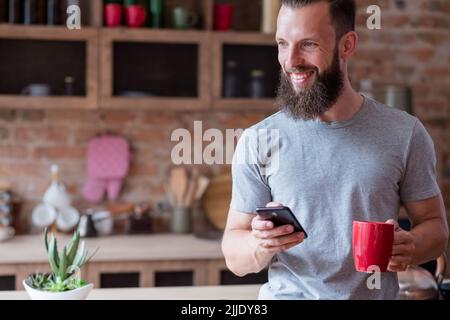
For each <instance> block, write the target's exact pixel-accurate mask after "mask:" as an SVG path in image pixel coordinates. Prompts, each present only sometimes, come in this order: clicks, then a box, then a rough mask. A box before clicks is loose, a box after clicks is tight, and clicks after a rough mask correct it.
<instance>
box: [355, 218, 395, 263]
mask: <svg viewBox="0 0 450 320" xmlns="http://www.w3.org/2000/svg"><path fill="white" fill-rule="evenodd" d="M393 243H394V225H393V224H390V223H384V222H366V221H353V240H352V244H353V260H354V262H355V268H356V270H357V271H360V272H370V271H374V269H372V268H371V269H370V270H368V269H369V267H373V266H377V267H378V268H379V270H380V271H381V272H385V271H386V270H387V267H388V264H389V259H390V258H391V255H392V245H393Z"/></svg>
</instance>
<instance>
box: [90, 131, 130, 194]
mask: <svg viewBox="0 0 450 320" xmlns="http://www.w3.org/2000/svg"><path fill="white" fill-rule="evenodd" d="M130 157H131V156H130V148H129V145H128V142H127V141H126V140H125V138H123V137H119V136H111V135H106V136H101V137H98V138H94V139H92V140H91V141H90V142H89V146H88V151H87V180H86V183H85V184H84V186H83V191H82V194H83V197H84V198H85V199H86V200H87V201H89V202H93V203H98V202H101V201H102V200H103V198H104V195H105V193H107V195H108V199H109V200H115V199H117V197H118V196H119V193H120V190H121V188H122V185H123V182H124V178H125V177H126V175H127V174H128V170H129V165H130Z"/></svg>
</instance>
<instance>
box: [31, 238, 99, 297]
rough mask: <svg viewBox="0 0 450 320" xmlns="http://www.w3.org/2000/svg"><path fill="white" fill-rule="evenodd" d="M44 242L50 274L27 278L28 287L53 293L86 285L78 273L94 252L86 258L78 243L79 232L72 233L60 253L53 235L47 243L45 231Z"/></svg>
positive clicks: (85, 252)
mask: <svg viewBox="0 0 450 320" xmlns="http://www.w3.org/2000/svg"><path fill="white" fill-rule="evenodd" d="M44 240H45V249H46V250H47V256H48V261H49V264H50V268H51V270H52V273H51V274H49V275H47V274H43V273H37V274H34V275H31V276H30V277H29V278H28V279H29V280H28V282H29V283H30V285H31V286H32V287H34V288H36V289H40V290H46V291H53V292H61V291H67V290H72V289H76V288H79V287H82V286H84V285H86V284H87V282H86V281H85V280H83V279H80V276H79V272H80V270H81V268H82V267H83V266H84V265H85V264H86V263H87V262H89V260H91V259H92V257H93V256H94V255H95V252H96V251H95V252H94V253H93V254H91V255H90V256H88V253H89V252H88V251H87V250H86V248H85V244H84V241H80V233H79V231H78V230H77V231H75V232H74V234H73V237H72V239H71V240H70V241H69V243H68V244H67V245H65V246H64V248H63V249H62V251H61V252H59V251H58V243H57V240H56V237H55V235H54V234H53V233H52V235H51V237H50V242H49V241H48V230H47V229H45V233H44Z"/></svg>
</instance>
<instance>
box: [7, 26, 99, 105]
mask: <svg viewBox="0 0 450 320" xmlns="http://www.w3.org/2000/svg"><path fill="white" fill-rule="evenodd" d="M97 47H98V30H97V29H95V28H83V29H81V30H74V31H71V32H68V30H67V29H66V28H65V27H45V26H20V25H5V24H2V25H0V74H2V75H8V76H3V77H1V79H0V107H7V108H28V109H32V108H45V109H51V108H74V109H92V108H95V107H96V103H97V81H98V73H97V68H96V63H97V58H98V54H97V51H98V50H97ZM66 76H71V77H73V78H75V80H76V83H75V86H74V90H75V91H74V95H73V96H70V97H69V96H65V95H64V78H65V77H66ZM30 84H45V85H48V86H49V87H50V90H51V92H50V94H49V95H45V96H44V95H41V93H36V94H40V96H28V95H21V91H22V90H23V89H24V88H26V87H27V86H29V85H30Z"/></svg>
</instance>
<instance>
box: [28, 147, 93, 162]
mask: <svg viewBox="0 0 450 320" xmlns="http://www.w3.org/2000/svg"><path fill="white" fill-rule="evenodd" d="M84 154H85V148H84V147H38V148H36V149H35V150H34V152H33V157H34V158H36V159H42V158H49V159H61V158H66V159H74V158H78V159H81V158H83V157H84Z"/></svg>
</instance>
